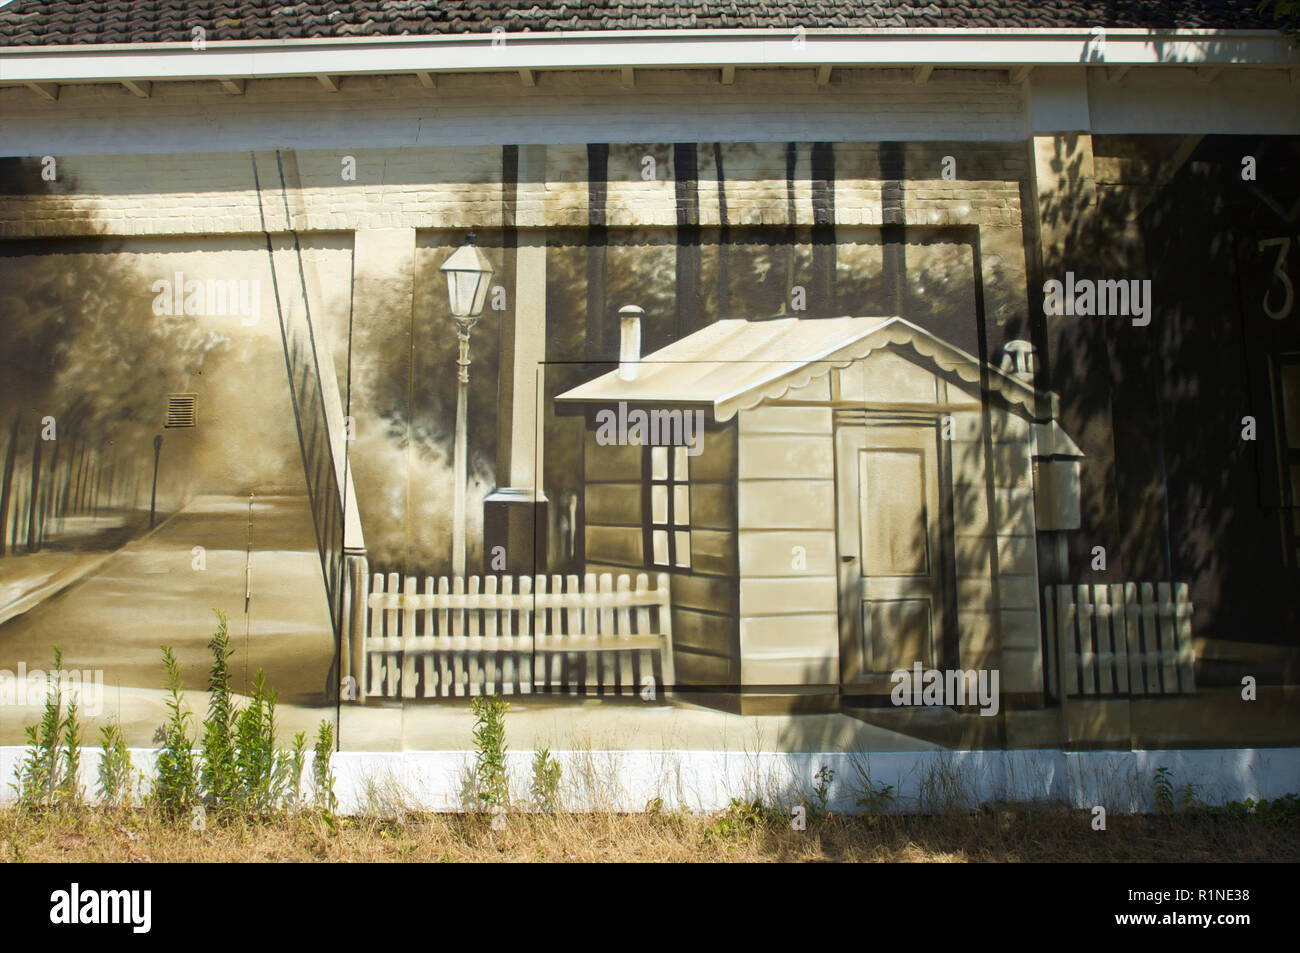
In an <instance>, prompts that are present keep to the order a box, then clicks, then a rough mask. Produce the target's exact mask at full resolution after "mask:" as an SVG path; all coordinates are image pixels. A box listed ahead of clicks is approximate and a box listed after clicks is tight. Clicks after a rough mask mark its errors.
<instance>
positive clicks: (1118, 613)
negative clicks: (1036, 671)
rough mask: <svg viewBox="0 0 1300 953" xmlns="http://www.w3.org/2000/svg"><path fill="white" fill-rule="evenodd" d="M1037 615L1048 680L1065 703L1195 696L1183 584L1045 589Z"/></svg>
mask: <svg viewBox="0 0 1300 953" xmlns="http://www.w3.org/2000/svg"><path fill="white" fill-rule="evenodd" d="M1043 615H1044V618H1045V620H1046V623H1047V634H1048V639H1047V644H1048V678H1049V679H1050V683H1051V684H1052V685H1054V686H1058V691H1061V692H1063V693H1064V694H1065V695H1066V696H1071V695H1075V696H1080V695H1167V694H1174V693H1184V694H1185V693H1190V692H1194V691H1196V682H1195V679H1194V677H1193V665H1194V663H1195V661H1196V658H1195V653H1194V651H1193V648H1192V603H1191V601H1190V600H1189V599H1188V595H1187V583H1185V582H1180V583H1177V584H1171V583H1167V582H1162V583H1158V584H1155V585H1153V584H1152V583H1149V582H1143V583H1135V582H1124V583H1112V584H1109V585H1091V586H1089V585H1080V586H1069V585H1056V586H1048V587H1046V588H1045V589H1044V590H1043ZM1058 660H1059V666H1058ZM1058 667H1059V681H1058V671H1057V670H1058Z"/></svg>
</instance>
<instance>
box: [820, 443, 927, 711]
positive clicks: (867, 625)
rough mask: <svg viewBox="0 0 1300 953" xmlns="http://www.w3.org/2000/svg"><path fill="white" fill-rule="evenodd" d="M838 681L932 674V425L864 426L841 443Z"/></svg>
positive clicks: (879, 683) (869, 682) (867, 683)
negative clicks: (899, 672)
mask: <svg viewBox="0 0 1300 953" xmlns="http://www.w3.org/2000/svg"><path fill="white" fill-rule="evenodd" d="M836 449H837V454H838V461H837V477H838V481H839V488H838V489H839V493H838V495H839V498H840V499H839V510H840V513H839V530H840V543H839V545H840V563H841V565H840V585H841V594H842V596H844V597H845V598H844V601H843V603H842V610H841V611H842V613H845V612H847V614H848V615H849V617H848V618H846V619H841V652H840V659H841V666H840V667H841V679H842V681H843V683H844V685H845V686H846V688H847V687H850V686H854V685H857V686H860V687H863V688H867V687H874V688H876V689H879V688H880V687H883V685H884V684H887V682H885V681H884V680H883V679H882V678H881V676H886V677H887V676H888V674H889V673H890V672H892V671H894V670H895V669H899V668H907V669H910V668H911V667H912V665H913V663H915V662H917V661H919V662H920V663H921V664H922V665H923V666H925V667H927V668H928V667H930V666H932V665H933V664H934V660H935V651H936V643H937V642H938V641H939V640H940V639H941V633H942V632H943V612H944V599H943V586H942V559H941V552H942V549H941V547H942V539H941V534H940V526H939V499H940V493H939V467H938V460H937V441H936V431H935V428H934V426H933V425H929V426H926V425H916V424H909V425H890V424H868V425H866V426H851V427H842V428H841V429H840V430H839V432H838V434H837V448H836Z"/></svg>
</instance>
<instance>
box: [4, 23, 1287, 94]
mask: <svg viewBox="0 0 1300 953" xmlns="http://www.w3.org/2000/svg"><path fill="white" fill-rule="evenodd" d="M1204 65H1211V66H1219V65H1222V66H1253V67H1290V66H1298V65H1300V51H1297V50H1296V49H1294V48H1292V46H1291V44H1290V42H1289V41H1288V39H1287V38H1286V37H1285V36H1284V35H1283V34H1281V33H1280V32H1278V31H1273V30H1205V29H1186V30H1144V29H1107V30H1106V31H1105V33H1104V44H1101V45H1100V46H1099V44H1098V36H1097V34H1096V33H1095V32H1094V30H1093V29H1088V28H1074V29H1057V28H1052V29H1009V28H987V29H953V28H935V29H906V28H878V29H826V30H814V29H810V30H805V31H802V32H800V33H798V34H796V33H794V32H793V31H789V30H771V29H768V30H621V31H553V32H539V33H506V34H492V33H475V34H453V35H440V36H396V37H345V38H337V39H320V38H316V39H286V40H281V39H272V40H234V41H208V42H206V43H205V44H204V48H203V49H201V50H196V49H194V48H193V47H192V46H191V44H190V43H188V42H179V43H139V44H102V45H96V44H82V45H68V46H9V47H2V48H0V82H4V83H37V82H46V83H93V82H121V81H122V80H141V81H158V82H166V81H185V80H212V79H223V78H232V77H233V78H245V79H269V78H287V77H302V76H319V75H322V74H326V75H331V76H356V75H383V74H395V73H397V74H400V73H411V74H415V73H433V74H436V73H481V72H501V71H515V70H535V71H545V70H555V69H563V70H574V69H593V70H595V69H691V68H699V69H705V68H712V69H716V68H726V67H733V68H783V67H785V68H788V67H796V68H798V67H802V68H817V67H831V68H836V67H838V68H889V67H893V68H900V67H917V66H933V67H938V68H971V69H977V68H1011V67H1031V68H1032V67H1048V66H1094V67H1107V66H1109V67H1117V66H1119V67H1123V66H1129V67H1152V66H1183V67H1186V66H1204Z"/></svg>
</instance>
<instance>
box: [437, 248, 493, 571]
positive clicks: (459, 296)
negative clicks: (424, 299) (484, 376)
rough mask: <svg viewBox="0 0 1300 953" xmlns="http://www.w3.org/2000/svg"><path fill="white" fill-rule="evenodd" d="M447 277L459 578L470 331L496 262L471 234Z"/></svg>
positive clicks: (448, 264)
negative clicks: (456, 346) (456, 348)
mask: <svg viewBox="0 0 1300 953" xmlns="http://www.w3.org/2000/svg"><path fill="white" fill-rule="evenodd" d="M438 270H439V271H441V272H442V273H443V274H444V275H446V276H447V295H448V297H449V298H450V299H451V317H452V320H454V321H455V322H456V337H457V338H459V339H460V356H459V357H457V359H456V365H457V367H458V368H459V373H458V374H457V376H456V379H457V387H456V449H455V456H454V458H453V459H454V465H455V477H454V479H455V481H456V492H455V505H454V509H453V513H452V521H453V522H452V544H451V571H452V574H453V576H455V577H456V578H463V577H464V575H465V484H466V481H467V479H468V462H469V461H468V450H467V447H466V444H467V442H468V439H467V437H468V427H469V418H468V407H467V402H468V398H469V332H470V330H471V329H472V328H473V327H474V325H476V324H478V319H479V316H480V315H481V314H482V313H483V305H484V303H485V302H486V301H487V293H488V282H489V280H490V279H491V278H492V274H493V268H492V263H491V262H490V261H488V260H487V256H486V255H484V254H483V252H481V251H480V250H479V249H478V247H477V246H475V244H474V236H473V235H470V236H469V237H468V238H467V239H466V241H465V244H464V245H462V246H461V247H460V248H458V249H457V250H456V251H455V252H453V253H452V256H451V257H450V258H448V259H447V260H446V261H445V262H444V263H443V265H442V267H441V268H440V269H438Z"/></svg>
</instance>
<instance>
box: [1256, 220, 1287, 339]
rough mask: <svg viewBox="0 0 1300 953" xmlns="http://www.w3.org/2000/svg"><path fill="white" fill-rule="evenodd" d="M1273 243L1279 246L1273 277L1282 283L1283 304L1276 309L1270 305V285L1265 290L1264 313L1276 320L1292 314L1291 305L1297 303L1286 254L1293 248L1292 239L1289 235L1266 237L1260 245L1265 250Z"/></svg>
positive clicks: (1271, 292)
mask: <svg viewBox="0 0 1300 953" xmlns="http://www.w3.org/2000/svg"><path fill="white" fill-rule="evenodd" d="M1271 245H1276V246H1278V251H1277V260H1276V261H1274V262H1273V277H1274V279H1276V280H1277V281H1279V282H1281V283H1282V306H1281V307H1280V308H1277V309H1276V310H1274V309H1273V308H1271V307H1270V306H1269V298H1270V297H1271V296H1272V295H1273V287H1272V286H1271V285H1270V286H1269V289H1268V290H1267V291H1265V292H1264V300H1263V305H1264V313H1265V314H1267V315H1268V316H1269V317H1270V318H1272V319H1273V320H1274V321H1281V320H1282V319H1283V318H1285V317H1287V316H1288V315H1290V314H1291V306H1292V305H1293V304H1295V286H1294V285H1292V284H1291V276H1290V275H1288V274H1287V273H1286V254H1287V252H1289V251H1290V250H1291V239H1290V238H1289V237H1287V236H1283V237H1281V238H1265V239H1263V240H1261V241H1260V243H1259V246H1258V247H1259V250H1260V251H1263V250H1264V249H1265V248H1268V247H1269V246H1271Z"/></svg>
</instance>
